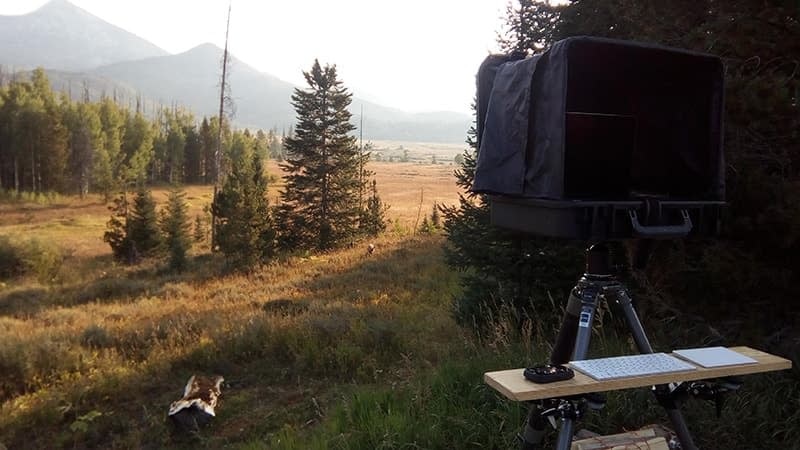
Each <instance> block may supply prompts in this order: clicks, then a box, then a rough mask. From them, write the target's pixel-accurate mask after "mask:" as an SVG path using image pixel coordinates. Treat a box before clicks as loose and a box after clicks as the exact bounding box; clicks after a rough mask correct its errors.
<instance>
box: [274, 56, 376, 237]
mask: <svg viewBox="0 0 800 450" xmlns="http://www.w3.org/2000/svg"><path fill="white" fill-rule="evenodd" d="M304 75H305V78H306V82H307V83H308V85H309V88H308V90H305V91H304V90H301V89H295V92H294V95H292V104H293V106H294V108H295V110H296V111H297V117H298V122H297V126H296V128H295V131H294V134H295V135H294V136H293V137H287V138H286V141H285V147H286V150H287V153H288V156H287V159H286V162H285V163H284V164H282V165H281V167H282V168H283V169H284V170H285V171H286V172H287V176H286V187H285V190H284V191H283V192H282V193H281V199H282V204H281V206H280V210H279V220H280V224H281V230H282V234H281V241H282V244H283V245H284V246H285V247H288V248H297V247H300V248H314V249H319V250H326V249H330V248H334V247H337V246H340V245H342V244H343V243H346V242H350V241H352V239H353V238H354V237H355V235H356V233H357V231H358V218H359V212H360V208H359V204H358V200H359V199H358V194H359V190H360V189H362V188H363V186H362V185H361V184H360V177H359V167H360V159H359V151H358V146H357V145H356V140H355V138H354V137H352V136H350V133H351V132H352V131H353V130H354V129H355V127H354V126H353V125H352V124H351V123H350V118H351V114H350V112H349V111H348V110H347V107H348V106H349V105H350V102H351V100H352V95H351V94H350V93H349V92H348V91H347V89H346V88H345V87H343V86H342V82H341V81H339V80H338V79H337V75H336V66H328V65H326V66H325V67H324V68H323V67H321V66H320V64H319V61H314V65H313V67H312V68H311V71H309V72H304Z"/></svg>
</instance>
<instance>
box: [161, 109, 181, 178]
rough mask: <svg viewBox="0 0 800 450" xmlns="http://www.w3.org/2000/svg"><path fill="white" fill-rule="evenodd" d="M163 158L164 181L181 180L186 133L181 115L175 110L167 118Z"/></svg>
mask: <svg viewBox="0 0 800 450" xmlns="http://www.w3.org/2000/svg"><path fill="white" fill-rule="evenodd" d="M164 145H165V149H164V158H165V159H166V161H165V164H164V166H165V168H166V173H165V174H164V177H165V179H164V181H167V182H169V183H172V184H175V183H179V182H181V181H183V163H184V157H185V151H186V134H185V133H184V126H183V124H182V123H181V117H179V115H178V113H177V112H175V113H173V114H170V116H169V119H168V120H167V132H166V136H165V140H164Z"/></svg>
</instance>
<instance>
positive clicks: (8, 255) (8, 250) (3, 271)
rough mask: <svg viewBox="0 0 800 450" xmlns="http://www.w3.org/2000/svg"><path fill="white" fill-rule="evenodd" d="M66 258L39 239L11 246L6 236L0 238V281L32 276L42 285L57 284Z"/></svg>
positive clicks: (56, 249)
mask: <svg viewBox="0 0 800 450" xmlns="http://www.w3.org/2000/svg"><path fill="white" fill-rule="evenodd" d="M68 256H69V254H68V253H67V252H66V251H64V249H62V248H61V247H59V246H58V245H56V244H52V243H47V242H44V241H41V240H39V239H31V240H28V241H25V242H20V243H18V244H13V243H12V242H11V239H9V238H8V237H7V236H0V279H2V278H11V277H15V276H21V275H26V274H33V275H36V278H37V280H38V281H39V282H40V283H42V284H45V283H52V282H57V281H58V279H59V273H60V272H61V267H62V266H63V264H64V260H66V258H67V257H68Z"/></svg>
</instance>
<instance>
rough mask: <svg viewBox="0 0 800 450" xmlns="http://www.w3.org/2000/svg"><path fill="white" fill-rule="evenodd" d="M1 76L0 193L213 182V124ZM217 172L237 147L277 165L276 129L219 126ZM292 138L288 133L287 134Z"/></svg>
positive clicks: (175, 110)
mask: <svg viewBox="0 0 800 450" xmlns="http://www.w3.org/2000/svg"><path fill="white" fill-rule="evenodd" d="M2 78H3V77H0V189H4V190H6V191H14V192H18V193H20V192H32V193H45V192H59V193H64V194H80V195H81V196H85V195H87V194H89V193H99V194H103V195H104V196H105V197H106V198H107V199H108V198H110V196H111V195H112V194H113V193H114V192H117V191H120V190H122V189H128V188H132V187H135V186H137V185H140V184H158V183H173V184H174V183H212V182H213V181H214V180H215V179H216V175H217V174H216V168H215V164H214V154H215V151H216V148H217V136H218V134H219V133H218V132H219V126H220V124H219V119H218V118H216V117H214V118H206V117H204V118H203V119H202V120H200V121H198V120H197V119H196V118H195V116H194V115H193V114H192V113H191V112H189V111H187V110H185V109H183V108H179V107H177V106H175V107H171V108H165V107H162V108H161V109H159V110H157V111H155V113H154V114H152V115H151V117H148V116H146V115H145V114H144V112H143V111H142V108H141V107H140V106H139V105H137V106H136V108H135V109H133V110H131V108H128V107H124V106H121V105H118V104H117V103H116V102H115V101H114V99H113V98H112V97H108V96H103V97H102V98H101V99H100V100H98V101H90V99H89V94H88V90H87V89H86V88H84V92H83V94H82V96H81V98H80V99H78V100H73V99H72V98H70V96H69V95H68V94H65V93H61V94H57V93H55V92H53V90H52V89H51V87H50V83H49V81H48V79H47V75H46V74H45V72H44V70H43V69H36V70H34V71H33V72H32V73H31V74H30V79H29V80H23V79H20V78H21V77H14V78H12V79H10V80H8V82H7V83H6V84H5V85H3V83H2ZM222 127H223V130H222V131H223V132H222V143H221V147H222V152H223V161H222V166H223V167H222V170H228V169H229V168H230V166H231V164H232V159H231V158H232V157H233V156H232V155H231V151H232V149H233V147H234V144H235V143H237V142H240V143H242V145H245V146H249V147H252V148H253V149H254V151H255V152H257V153H258V154H259V155H260V156H261V157H262V159H267V158H269V157H273V158H276V159H283V158H284V156H285V151H284V149H283V144H282V141H283V139H285V136H284V137H281V136H278V133H277V130H274V129H273V130H269V131H267V132H264V131H262V130H258V131H255V132H251V131H249V130H247V129H245V130H234V129H232V128H231V126H230V123H228V121H227V120H223V124H222ZM290 132H291V130H290Z"/></svg>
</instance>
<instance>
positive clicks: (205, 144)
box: [200, 117, 217, 184]
mask: <svg viewBox="0 0 800 450" xmlns="http://www.w3.org/2000/svg"><path fill="white" fill-rule="evenodd" d="M200 145H201V147H202V157H201V162H202V164H203V170H202V175H203V182H205V183H207V184H209V183H213V182H214V179H215V176H216V172H215V168H214V152H215V151H216V149H217V140H216V133H215V132H214V130H213V129H212V127H211V124H210V123H209V121H208V119H207V118H205V117H203V122H202V123H201V124H200Z"/></svg>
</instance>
